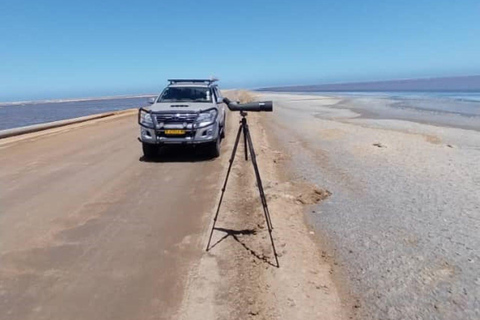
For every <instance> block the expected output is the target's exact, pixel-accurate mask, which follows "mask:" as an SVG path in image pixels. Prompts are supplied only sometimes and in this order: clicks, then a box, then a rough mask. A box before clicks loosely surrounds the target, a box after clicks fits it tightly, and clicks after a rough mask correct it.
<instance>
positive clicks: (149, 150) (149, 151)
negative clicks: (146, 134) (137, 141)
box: [142, 143, 158, 158]
mask: <svg viewBox="0 0 480 320" xmlns="http://www.w3.org/2000/svg"><path fill="white" fill-rule="evenodd" d="M142 149H143V155H144V156H145V158H152V157H154V156H156V155H157V153H158V146H157V145H154V144H150V143H142Z"/></svg>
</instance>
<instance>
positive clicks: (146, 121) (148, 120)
mask: <svg viewBox="0 0 480 320" xmlns="http://www.w3.org/2000/svg"><path fill="white" fill-rule="evenodd" d="M140 124H141V125H143V126H145V127H148V128H153V127H154V125H153V119H152V115H151V114H150V113H148V112H145V111H143V110H140Z"/></svg>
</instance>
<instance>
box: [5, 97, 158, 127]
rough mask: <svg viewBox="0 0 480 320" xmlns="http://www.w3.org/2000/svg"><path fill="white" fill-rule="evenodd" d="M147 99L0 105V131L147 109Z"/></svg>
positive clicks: (122, 98) (123, 98) (105, 99)
mask: <svg viewBox="0 0 480 320" xmlns="http://www.w3.org/2000/svg"><path fill="white" fill-rule="evenodd" d="M148 98H149V96H141V97H138V96H137V97H113V98H96V99H94V98H92V99H78V100H56V101H29V102H12V103H0V130H6V129H12V128H17V127H23V126H29V125H33V124H39V123H46V122H52V121H57V120H64V119H71V118H78V117H83V116H88V115H92V114H98V113H104V112H109V111H119V110H126V109H131V108H139V107H143V106H146V105H147V100H148Z"/></svg>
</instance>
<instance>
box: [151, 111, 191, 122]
mask: <svg viewBox="0 0 480 320" xmlns="http://www.w3.org/2000/svg"><path fill="white" fill-rule="evenodd" d="M197 116H198V114H197V113H161V114H157V115H156V120H157V123H160V122H163V123H184V122H186V123H192V122H194V121H195V119H197Z"/></svg>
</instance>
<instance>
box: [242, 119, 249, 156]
mask: <svg viewBox="0 0 480 320" xmlns="http://www.w3.org/2000/svg"><path fill="white" fill-rule="evenodd" d="M242 125H247V123H246V119H245V124H243V119H242ZM243 142H244V144H245V161H248V148H247V130H243Z"/></svg>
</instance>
